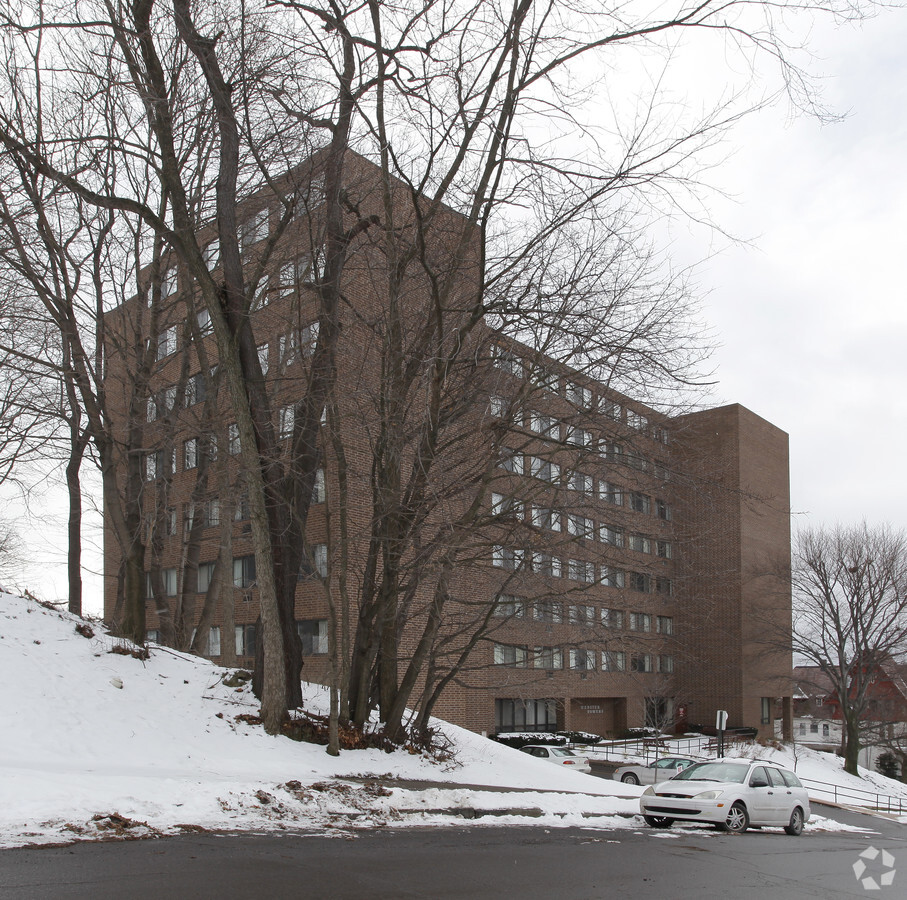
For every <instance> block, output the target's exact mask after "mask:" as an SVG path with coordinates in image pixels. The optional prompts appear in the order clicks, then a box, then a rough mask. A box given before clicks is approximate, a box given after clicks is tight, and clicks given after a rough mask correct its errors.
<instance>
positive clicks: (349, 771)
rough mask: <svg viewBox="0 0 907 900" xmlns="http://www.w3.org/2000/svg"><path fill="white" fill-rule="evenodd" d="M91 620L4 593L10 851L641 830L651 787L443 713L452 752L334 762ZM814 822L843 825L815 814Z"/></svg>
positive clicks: (235, 693) (248, 700) (179, 657)
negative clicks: (382, 831) (97, 842)
mask: <svg viewBox="0 0 907 900" xmlns="http://www.w3.org/2000/svg"><path fill="white" fill-rule="evenodd" d="M84 625H85V623H84V622H83V620H81V619H78V618H76V617H74V616H71V615H69V614H68V613H62V612H59V611H57V610H54V609H49V608H47V607H44V606H42V605H39V604H38V603H35V602H33V601H30V600H25V599H22V598H20V597H14V596H11V595H9V594H0V684H2V685H3V690H2V692H0V734H2V737H3V739H2V741H0V771H2V773H3V777H2V778H0V847H11V846H18V845H22V844H46V843H53V842H66V841H72V840H80V839H97V838H98V837H101V838H117V837H120V838H122V837H139V836H146V835H153V834H170V833H178V832H180V831H184V830H198V829H212V830H237V829H255V830H261V829H278V828H279V829H289V830H295V831H316V830H317V831H323V830H325V829H337V828H344V829H349V828H357V827H376V826H382V825H390V826H393V827H402V826H411V825H423V826H424V825H436V824H456V825H461V826H462V825H463V824H466V822H467V820H466V819H464V818H463V817H462V815H461V813H462V811H463V810H468V811H479V812H483V811H484V812H487V813H489V814H488V815H482V816H481V817H479V818H474V819H472V820H471V821H477V822H480V823H481V824H483V825H489V824H512V823H519V824H537V825H544V826H545V827H553V826H567V825H582V826H584V827H597V828H611V829H614V828H618V829H619V828H638V827H640V824H641V822H640V820H639V818H638V817H636V815H635V813H637V812H638V800H637V798H638V796H639V794H640V793H641V790H642V789H641V788H639V787H634V786H631V785H623V784H620V783H619V782H615V781H611V780H607V779H601V778H595V777H593V776H589V775H584V774H581V773H576V772H570V771H566V770H561V769H559V768H557V767H555V766H553V765H551V764H550V763H547V762H544V761H542V760H538V759H534V758H532V757H530V756H528V755H526V754H523V753H519V752H518V751H515V750H511V749H509V748H507V747H503V746H501V745H499V744H496V743H494V742H493V741H490V740H488V739H486V738H483V737H480V736H478V735H475V734H472V733H470V732H467V731H464V730H462V729H459V728H456V727H455V726H452V725H448V724H445V723H438V724H440V725H442V727H443V729H444V731H445V733H446V735H447V737H448V738H449V739H450V741H451V743H452V744H453V746H454V747H455V750H454V758H453V759H452V760H451V761H448V762H445V763H437V762H434V761H432V760H430V759H426V758H423V757H421V756H418V755H414V754H411V753H408V752H405V751H397V752H394V753H385V752H382V751H380V750H356V751H345V752H343V753H341V755H340V756H339V757H338V758H333V757H330V756H328V755H327V754H326V753H325V748H324V747H321V746H318V745H314V744H304V743H296V742H294V741H291V740H289V739H287V738H283V737H280V738H272V737H268V736H267V735H265V734H264V732H263V731H262V729H261V728H260V727H258V726H256V725H250V724H247V723H246V722H245V721H243V720H242V719H241V718H238V717H241V716H244V715H246V716H247V715H249V714H253V715H254V714H255V713H256V712H257V704H256V701H255V698H254V697H253V696H252V695H251V691H250V690H249V688H248V687H229V686H227V685H226V684H225V683H224V677H225V676H229V675H230V671H229V670H226V669H222V668H219V667H217V666H214V665H213V664H212V663H210V662H208V661H207V660H203V659H199V658H197V657H193V656H187V655H185V654H180V653H176V652H174V651H172V650H169V649H166V648H163V647H152V649H151V654H150V658H148V659H141V658H136V657H135V656H133V655H130V654H129V652H128V650H129V649H130V648H131V645H129V646H128V647H127V646H125V645H124V644H123V642H121V641H119V640H117V639H114V638H112V637H110V636H109V635H107V634H105V633H104V631H103V629H102V628H101V627H99V626H98V625H97V624H93V625H92V628H93V631H94V634H93V635H91V636H85V635H83V634H80V633H79V632H78V631H77V628H79V627H81V628H82V630H83V631H84V630H85V629H84ZM116 650H126V651H127V652H126V653H119V652H115V651H116ZM304 687H305V691H304V694H305V703H306V708H307V709H309V710H310V711H312V712H316V713H321V712H324V707H325V705H326V696H325V692H324V691H323V689H322V688H319V687H316V686H312V685H307V686H304ZM758 749H759V751H760V753H763V752H773V751H768V750H767V749H766V748H758ZM815 757H816V758H815V759H814V758H812V757H810V758H809V760H807V759H805V758H803V757H802V756H801V759H800V765H801V767H802V766H803V765H806V766H807V767H808V768H809V773H808V777H813V778H820V779H821V780H833V777H834V774H835V773H834V765H835V762H834V761H832V768H829V766H828V763H827V762H824V761H823V760H822V759H821V758H819V757H818V755H815ZM788 764H790V761H789V760H788ZM837 775H839V776H843V773H841V772H838V773H837ZM843 777H845V778H846V777H848V776H843ZM876 779H881V776H876ZM398 780H399V781H400V782H401V783H397V782H398ZM882 780H883V781H887V779H882ZM410 781H418V782H431V783H432V784H429V785H424V784H422V785H412V784H408V783H407V782H410ZM379 782H380V783H379ZM481 785H487V786H489V789H488V790H482V789H481V788H478V787H476V786H481ZM867 786H868V785H867ZM502 788H503V789H504V790H501V789H502ZM507 788H511V789H515V790H507ZM492 813H493V814H492ZM810 827H811V828H817V827H838V826H834V825H833V824H831V823H827V822H824V821H823V820H821V819H820V818H819V817H814V819H813V821H811V823H810Z"/></svg>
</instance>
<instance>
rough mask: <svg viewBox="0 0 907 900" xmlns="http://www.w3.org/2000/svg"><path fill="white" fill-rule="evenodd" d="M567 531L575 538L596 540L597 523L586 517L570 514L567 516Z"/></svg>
mask: <svg viewBox="0 0 907 900" xmlns="http://www.w3.org/2000/svg"><path fill="white" fill-rule="evenodd" d="M567 531H568V533H569V534H572V535H573V536H574V537H580V538H585V539H586V540H589V541H591V540H594V539H595V522H593V521H592V519H588V518H586V516H579V515H576V514H574V513H569V514H568V515H567Z"/></svg>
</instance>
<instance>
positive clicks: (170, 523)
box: [164, 506, 177, 537]
mask: <svg viewBox="0 0 907 900" xmlns="http://www.w3.org/2000/svg"><path fill="white" fill-rule="evenodd" d="M176 533H177V528H176V507H175V506H168V507H167V509H165V510H164V534H166V535H167V537H173V536H174V535H175V534H176Z"/></svg>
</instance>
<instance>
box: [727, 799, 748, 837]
mask: <svg viewBox="0 0 907 900" xmlns="http://www.w3.org/2000/svg"><path fill="white" fill-rule="evenodd" d="M749 827H750V817H749V814H748V813H747V811H746V807H745V806H744V805H743V804H742V803H740V802H739V801H738V802H737V803H734V804H733V805H732V806H731V808H730V809H729V810H728V813H727V818H726V819H725V820H724V824H723V825H722V826H721V830H722V831H729V832H730V833H731V834H743V832H744V831H746V829H747V828H749Z"/></svg>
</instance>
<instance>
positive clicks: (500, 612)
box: [494, 594, 526, 619]
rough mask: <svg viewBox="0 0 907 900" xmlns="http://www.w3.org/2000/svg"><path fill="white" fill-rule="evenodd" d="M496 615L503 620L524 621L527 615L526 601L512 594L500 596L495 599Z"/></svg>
mask: <svg viewBox="0 0 907 900" xmlns="http://www.w3.org/2000/svg"><path fill="white" fill-rule="evenodd" d="M494 614H495V615H496V616H497V617H498V618H503V619H522V618H523V617H524V616H525V615H526V601H525V600H524V599H523V598H522V597H514V596H513V595H511V594H498V596H497V597H495V599H494Z"/></svg>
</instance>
